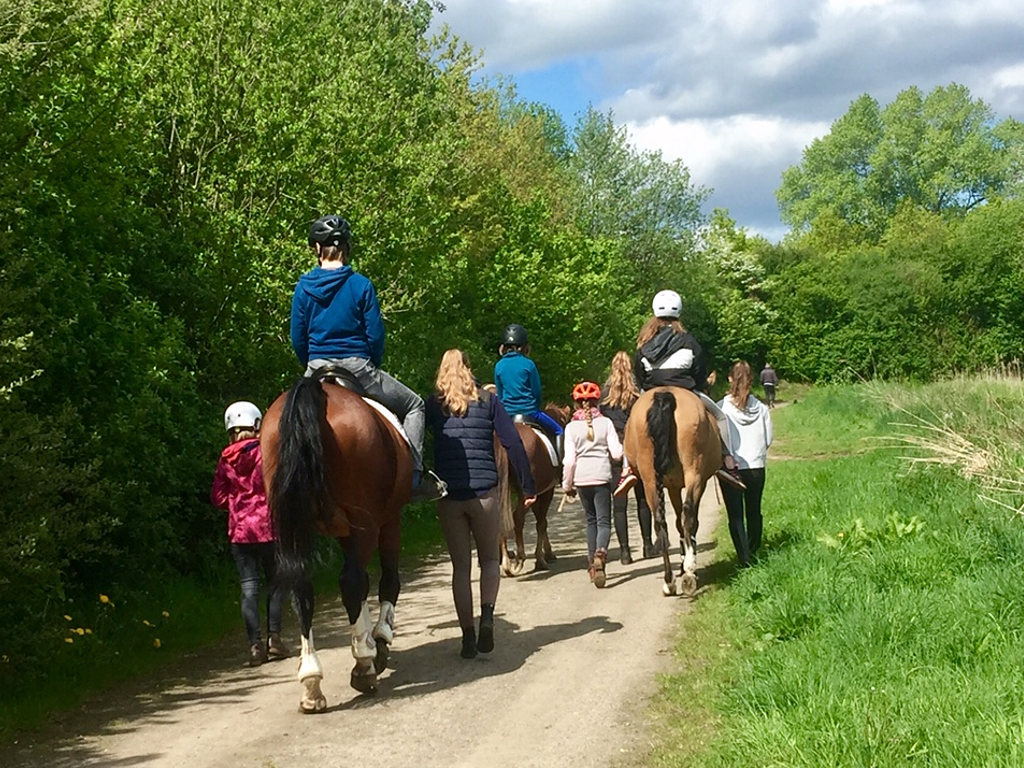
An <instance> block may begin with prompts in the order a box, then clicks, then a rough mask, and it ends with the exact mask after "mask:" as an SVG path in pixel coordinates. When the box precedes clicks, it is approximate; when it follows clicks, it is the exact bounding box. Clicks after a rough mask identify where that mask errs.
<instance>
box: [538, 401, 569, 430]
mask: <svg viewBox="0 0 1024 768" xmlns="http://www.w3.org/2000/svg"><path fill="white" fill-rule="evenodd" d="M544 413H546V414H547V415H548V416H550V417H551V418H552V419H554V420H555V421H557V422H558V423H559V424H560V425H561V426H563V427H564V426H565V425H566V424H568V423H569V418H570V417H571V416H572V409H571V408H570V407H569V406H568V405H559V404H558V403H548V404H547V405H545V406H544Z"/></svg>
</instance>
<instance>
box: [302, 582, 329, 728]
mask: <svg viewBox="0 0 1024 768" xmlns="http://www.w3.org/2000/svg"><path fill="white" fill-rule="evenodd" d="M313 605H314V600H313V584H312V582H310V581H309V580H308V579H303V580H302V581H301V582H300V583H299V584H298V585H297V586H296V587H295V606H296V610H297V612H298V614H299V629H300V631H301V634H302V650H301V655H300V657H299V673H298V678H299V683H301V684H302V689H303V690H302V697H301V698H300V699H299V711H300V712H302V713H304V714H315V713H317V712H323V711H324V710H325V709H327V698H326V697H325V696H324V694H323V691H322V690H321V688H320V681H321V680H323V677H324V670H323V667H321V666H320V659H319V658H318V657H317V655H316V647H315V646H314V644H313Z"/></svg>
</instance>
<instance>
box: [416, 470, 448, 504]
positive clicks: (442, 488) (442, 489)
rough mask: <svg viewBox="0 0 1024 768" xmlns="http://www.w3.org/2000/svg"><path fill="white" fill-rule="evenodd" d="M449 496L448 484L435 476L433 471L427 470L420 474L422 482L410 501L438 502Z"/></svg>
mask: <svg viewBox="0 0 1024 768" xmlns="http://www.w3.org/2000/svg"><path fill="white" fill-rule="evenodd" d="M447 495H448V483H446V482H445V481H444V480H442V479H441V478H440V477H438V476H437V475H435V474H434V473H433V472H432V471H431V470H429V469H425V470H423V471H422V473H421V474H420V482H419V485H417V486H416V487H415V488H413V489H412V493H411V494H410V496H409V501H411V502H417V501H437V500H438V499H443V498H444V497H445V496H447Z"/></svg>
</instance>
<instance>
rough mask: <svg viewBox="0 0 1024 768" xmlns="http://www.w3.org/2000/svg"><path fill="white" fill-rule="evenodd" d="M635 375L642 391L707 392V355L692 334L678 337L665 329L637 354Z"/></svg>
mask: <svg viewBox="0 0 1024 768" xmlns="http://www.w3.org/2000/svg"><path fill="white" fill-rule="evenodd" d="M633 372H634V374H636V380H637V383H638V384H639V385H640V388H641V389H654V388H655V387H685V388H686V389H691V390H692V389H697V390H700V391H704V390H705V389H706V388H707V372H706V371H705V370H704V352H703V350H702V349H701V348H700V344H698V343H697V339H695V338H694V336H693V334H692V333H690V332H689V331H684V332H683V333H676V332H675V331H674V330H673V329H672V326H670V325H665V326H662V327H661V329H660V330H659V331H658V332H657V333H656V334H654V338H652V339H651V340H650V341H648V342H647V343H646V344H644V345H643V346H642V347H640V349H638V350H637V351H636V357H635V358H634V360H633Z"/></svg>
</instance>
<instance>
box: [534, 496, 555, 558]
mask: <svg viewBox="0 0 1024 768" xmlns="http://www.w3.org/2000/svg"><path fill="white" fill-rule="evenodd" d="M554 495H555V489H554V488H551V489H549V490H547V491H544V493H542V494H540V495H538V496H537V501H536V502H534V504H533V506H532V507H530V509H532V510H533V516H534V517H535V518H536V520H537V549H536V551H535V552H534V555H533V556H534V559H535V561H536V562H535V564H534V568H535V569H536V570H538V571H546V570H547V569H548V568H549V566H548V560H554V559H555V555H554V552H552V551H551V539H549V538H548V509H549V508H550V507H551V499H552V498H553V497H554Z"/></svg>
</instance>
